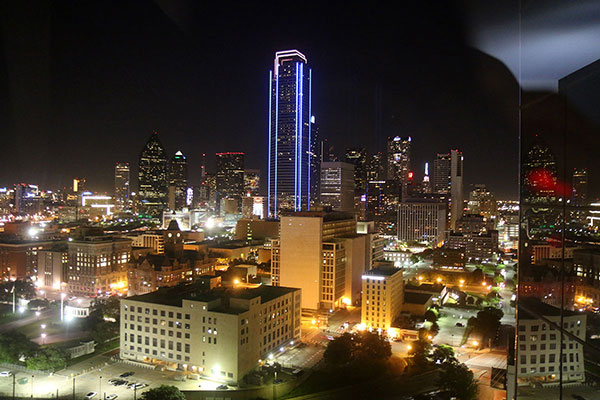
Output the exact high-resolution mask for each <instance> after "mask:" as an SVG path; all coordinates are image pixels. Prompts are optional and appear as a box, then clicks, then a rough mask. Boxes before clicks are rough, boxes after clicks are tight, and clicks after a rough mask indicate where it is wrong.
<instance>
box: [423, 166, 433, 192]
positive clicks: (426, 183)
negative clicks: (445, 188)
mask: <svg viewBox="0 0 600 400" xmlns="http://www.w3.org/2000/svg"><path fill="white" fill-rule="evenodd" d="M421 190H422V192H423V193H425V194H428V193H431V192H432V188H431V179H430V176H429V163H425V173H424V174H423V182H422V184H421Z"/></svg>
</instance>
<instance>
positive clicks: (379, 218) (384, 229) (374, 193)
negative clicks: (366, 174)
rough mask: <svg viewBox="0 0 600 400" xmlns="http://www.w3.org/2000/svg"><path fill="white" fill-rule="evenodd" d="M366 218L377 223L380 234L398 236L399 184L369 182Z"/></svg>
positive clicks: (389, 181)
mask: <svg viewBox="0 0 600 400" xmlns="http://www.w3.org/2000/svg"><path fill="white" fill-rule="evenodd" d="M365 200H366V204H365V206H366V210H365V217H366V219H367V220H370V221H374V222H375V228H376V230H377V231H378V232H380V233H383V234H386V235H396V234H397V228H396V223H397V218H398V214H397V213H398V201H399V197H398V183H397V182H396V181H394V180H387V181H369V182H368V183H367V195H366V199H365Z"/></svg>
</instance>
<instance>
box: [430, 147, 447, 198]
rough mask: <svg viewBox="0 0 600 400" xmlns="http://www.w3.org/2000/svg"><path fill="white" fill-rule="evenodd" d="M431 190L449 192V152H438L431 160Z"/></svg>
mask: <svg viewBox="0 0 600 400" xmlns="http://www.w3.org/2000/svg"><path fill="white" fill-rule="evenodd" d="M433 191H434V192H435V193H439V194H447V193H450V154H438V155H437V158H436V159H435V160H434V161H433Z"/></svg>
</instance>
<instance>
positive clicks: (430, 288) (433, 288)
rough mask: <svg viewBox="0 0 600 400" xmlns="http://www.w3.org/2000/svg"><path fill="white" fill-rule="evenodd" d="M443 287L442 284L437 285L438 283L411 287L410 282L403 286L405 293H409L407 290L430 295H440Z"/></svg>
mask: <svg viewBox="0 0 600 400" xmlns="http://www.w3.org/2000/svg"><path fill="white" fill-rule="evenodd" d="M444 286H445V285H443V284H438V283H421V284H419V285H413V284H412V283H410V282H406V284H405V285H404V290H405V291H409V290H416V291H420V292H430V293H436V294H438V293H440V292H441V291H442V290H444Z"/></svg>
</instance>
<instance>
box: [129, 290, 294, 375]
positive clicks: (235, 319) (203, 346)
mask: <svg viewBox="0 0 600 400" xmlns="http://www.w3.org/2000/svg"><path fill="white" fill-rule="evenodd" d="M300 305H301V292H300V289H294V288H287V287H281V286H280V287H274V286H259V287H257V288H236V289H222V288H219V289H213V290H210V291H205V290H202V291H197V290H194V289H190V290H177V291H175V290H174V289H172V288H165V289H161V290H158V291H156V292H153V293H149V294H146V295H142V296H134V297H129V298H125V299H123V300H122V301H121V322H120V323H121V331H120V332H121V339H120V341H121V342H120V355H121V358H123V359H129V360H135V361H138V362H144V363H148V364H155V365H165V366H166V367H168V368H172V369H179V370H188V371H193V372H196V373H199V374H201V375H204V376H207V377H210V378H211V379H215V380H219V381H227V382H237V381H238V380H240V379H241V378H242V377H243V376H244V375H246V374H247V373H248V372H250V371H252V370H253V369H254V368H256V367H257V366H258V365H259V362H260V361H261V360H265V359H267V358H268V356H269V354H273V353H274V352H277V351H279V350H280V348H282V347H284V346H288V345H293V343H294V341H295V340H298V339H299V338H300V318H301V308H300Z"/></svg>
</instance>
